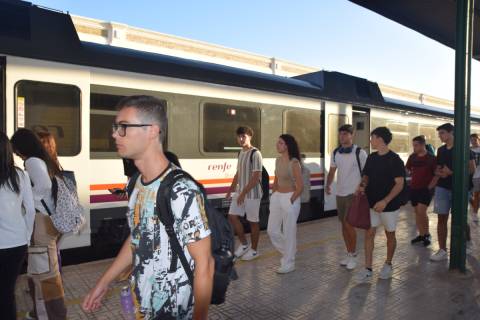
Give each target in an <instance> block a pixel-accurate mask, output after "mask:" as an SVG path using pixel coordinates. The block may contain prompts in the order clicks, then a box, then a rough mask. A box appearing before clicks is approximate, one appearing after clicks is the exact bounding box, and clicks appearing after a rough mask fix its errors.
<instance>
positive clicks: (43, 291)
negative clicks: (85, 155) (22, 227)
mask: <svg viewBox="0 0 480 320" xmlns="http://www.w3.org/2000/svg"><path fill="white" fill-rule="evenodd" d="M12 144H13V148H14V151H15V153H16V154H17V155H18V156H19V157H20V158H22V159H23V160H24V165H25V169H26V171H27V172H28V175H29V176H30V179H31V181H32V190H33V199H34V204H35V209H36V211H37V214H36V215H35V228H34V232H33V238H32V239H33V244H34V247H32V248H30V249H29V252H31V253H32V254H31V255H29V259H28V273H29V279H28V282H29V287H30V294H31V295H32V299H33V302H34V311H32V312H30V313H29V315H27V318H29V317H30V318H37V319H66V317H67V309H66V307H65V300H64V290H63V284H62V280H61V276H60V272H59V266H58V256H57V239H58V238H59V236H60V233H59V232H58V231H57V230H56V229H55V227H54V225H53V223H52V220H51V219H50V214H54V212H55V198H56V195H55V193H56V192H55V190H54V189H55V185H54V184H53V183H52V181H55V180H54V177H55V176H59V177H61V169H60V167H59V165H58V164H57V163H55V161H54V160H53V159H52V157H51V156H50V155H49V154H48V152H47V150H46V149H45V148H44V146H43V145H42V143H41V142H40V140H39V138H38V136H37V135H36V134H35V133H34V132H33V131H31V130H28V129H24V128H22V129H18V130H17V131H16V132H15V134H14V135H13V136H12ZM52 191H53V192H52ZM42 258H43V259H42ZM45 261H48V263H46V262H45Z"/></svg>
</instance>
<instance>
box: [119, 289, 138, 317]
mask: <svg viewBox="0 0 480 320" xmlns="http://www.w3.org/2000/svg"><path fill="white" fill-rule="evenodd" d="M120 304H121V305H122V313H123V316H124V318H125V319H127V320H135V319H136V317H135V306H134V305H133V298H132V292H131V291H130V287H129V286H124V287H123V288H122V291H121V292H120Z"/></svg>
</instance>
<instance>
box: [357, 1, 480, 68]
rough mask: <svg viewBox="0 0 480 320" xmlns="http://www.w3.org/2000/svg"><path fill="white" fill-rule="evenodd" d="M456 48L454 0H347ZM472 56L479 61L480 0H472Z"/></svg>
mask: <svg viewBox="0 0 480 320" xmlns="http://www.w3.org/2000/svg"><path fill="white" fill-rule="evenodd" d="M350 2H353V3H355V4H358V5H359V6H362V7H364V8H367V9H369V10H371V11H373V12H376V13H378V14H380V15H382V16H384V17H386V18H388V19H390V20H393V21H395V22H397V23H399V24H401V25H403V26H405V27H408V28H410V29H412V30H415V31H417V32H419V33H421V34H423V35H425V36H427V37H429V38H431V39H433V40H436V41H438V42H440V43H442V44H444V45H446V46H448V47H450V48H452V49H455V34H456V33H455V28H456V1H455V0H350ZM474 2H475V4H474V8H475V9H474V17H473V23H474V26H473V30H475V31H477V32H474V38H473V58H474V59H476V60H479V61H480V32H478V31H480V0H474Z"/></svg>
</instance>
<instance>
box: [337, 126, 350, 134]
mask: <svg viewBox="0 0 480 320" xmlns="http://www.w3.org/2000/svg"><path fill="white" fill-rule="evenodd" d="M342 131H343V132H348V133H350V134H353V126H352V125H351V124H344V125H343V126H341V127H340V128H338V132H342Z"/></svg>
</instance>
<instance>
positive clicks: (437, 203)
mask: <svg viewBox="0 0 480 320" xmlns="http://www.w3.org/2000/svg"><path fill="white" fill-rule="evenodd" d="M451 209H452V190H449V189H445V188H442V187H436V188H435V197H434V205H433V212H435V213H436V214H449V213H450V210H451Z"/></svg>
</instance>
